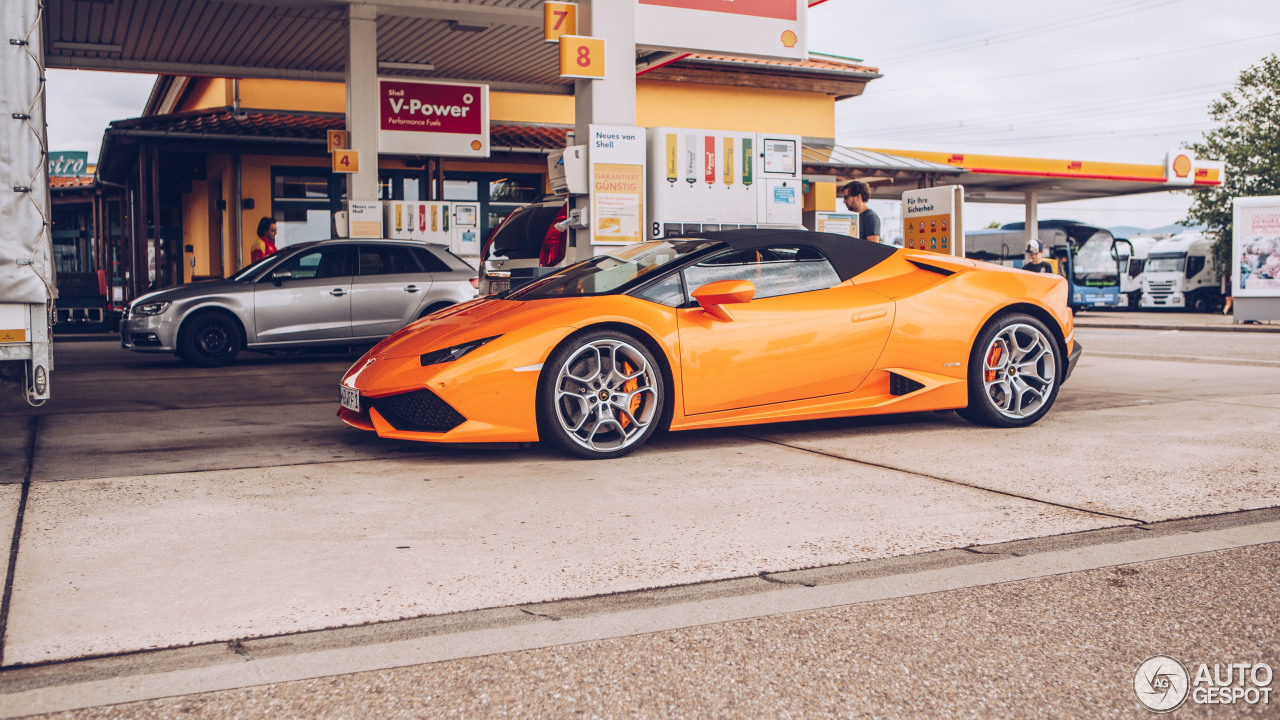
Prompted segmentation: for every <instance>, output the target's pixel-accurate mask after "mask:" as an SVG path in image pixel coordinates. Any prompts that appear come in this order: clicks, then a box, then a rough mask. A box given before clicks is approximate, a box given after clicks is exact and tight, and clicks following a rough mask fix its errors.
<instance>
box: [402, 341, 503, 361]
mask: <svg viewBox="0 0 1280 720" xmlns="http://www.w3.org/2000/svg"><path fill="white" fill-rule="evenodd" d="M500 337H502V336H501V335H494V336H493V337H487V338H481V339H479V340H472V341H470V342H465V343H462V344H461V345H454V346H453V347H447V348H445V349H443V350H432V351H431V352H429V353H426V354H424V355H422V356H421V357H420V358H419V360H421V361H422V365H423V367H425V366H427V365H438V364H440V363H447V362H453V361H454V360H457V359H458V358H460V357H462V356H463V355H466V354H467V353H469V352H471V351H472V350H475V349H476V348H478V347H480V346H481V345H484V344H486V343H489V342H492V341H494V340H497V339H498V338H500Z"/></svg>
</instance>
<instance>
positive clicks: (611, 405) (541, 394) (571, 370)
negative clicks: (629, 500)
mask: <svg viewBox="0 0 1280 720" xmlns="http://www.w3.org/2000/svg"><path fill="white" fill-rule="evenodd" d="M666 399H667V398H666V384H665V383H664V381H663V373H662V367H661V366H660V365H659V364H658V360H657V359H656V358H655V357H654V356H653V353H651V352H649V349H648V348H646V347H645V346H644V343H642V342H640V341H639V340H637V339H636V338H635V337H632V336H631V335H628V334H626V333H623V332H619V331H616V330H591V331H588V332H584V333H581V334H579V335H574V336H572V337H570V338H569V339H568V340H566V341H565V342H563V343H561V344H560V346H559V347H557V348H556V349H555V350H554V351H552V353H551V356H550V357H548V358H547V361H546V362H545V363H543V365H542V373H541V377H539V379H538V399H537V403H538V408H537V410H538V436H539V438H541V439H542V440H543V441H544V442H547V443H549V444H551V445H553V446H555V447H557V448H559V449H560V450H563V451H564V452H567V453H569V454H571V455H577V456H578V457H583V458H589V459H593V460H606V459H610V458H616V457H622V456H623V455H626V454H627V453H630V452H632V451H633V450H635V449H636V448H638V447H640V446H641V445H643V444H644V443H645V442H646V441H648V439H649V438H650V437H651V436H652V435H653V432H654V430H655V429H657V427H658V426H659V425H661V424H662V419H663V412H662V410H663V407H664V404H665V403H666Z"/></svg>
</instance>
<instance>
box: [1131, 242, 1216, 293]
mask: <svg viewBox="0 0 1280 720" xmlns="http://www.w3.org/2000/svg"><path fill="white" fill-rule="evenodd" d="M1221 282H1222V275H1221V273H1219V271H1218V266H1217V264H1216V263H1214V261H1213V241H1212V240H1211V239H1209V238H1207V237H1205V236H1204V234H1203V233H1198V232H1194V233H1179V234H1177V235H1174V236H1173V237H1171V238H1168V239H1166V240H1161V241H1160V242H1158V243H1156V244H1154V245H1152V246H1151V248H1150V249H1149V250H1148V251H1147V263H1146V267H1145V269H1144V270H1143V273H1142V303H1141V305H1142V307H1143V308H1166V309H1178V310H1190V311H1191V312H1208V311H1211V310H1216V309H1218V308H1221V307H1222V304H1223V302H1224V298H1223V296H1222V286H1221Z"/></svg>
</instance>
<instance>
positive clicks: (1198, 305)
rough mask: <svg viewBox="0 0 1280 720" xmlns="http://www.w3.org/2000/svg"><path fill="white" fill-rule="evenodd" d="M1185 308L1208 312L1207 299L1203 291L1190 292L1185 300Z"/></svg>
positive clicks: (1195, 311)
mask: <svg viewBox="0 0 1280 720" xmlns="http://www.w3.org/2000/svg"><path fill="white" fill-rule="evenodd" d="M1187 309H1188V310H1190V311H1191V312H1193V313H1202V312H1208V311H1209V301H1208V299H1207V298H1205V296H1204V293H1192V294H1191V296H1190V298H1189V299H1188V300H1187Z"/></svg>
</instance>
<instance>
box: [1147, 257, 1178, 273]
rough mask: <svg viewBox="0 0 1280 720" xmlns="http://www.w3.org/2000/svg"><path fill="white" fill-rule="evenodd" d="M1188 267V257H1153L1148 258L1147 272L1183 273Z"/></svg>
mask: <svg viewBox="0 0 1280 720" xmlns="http://www.w3.org/2000/svg"><path fill="white" fill-rule="evenodd" d="M1186 266H1187V256H1186V255H1152V256H1151V257H1149V258H1147V272H1182V269H1183V268H1184V267H1186Z"/></svg>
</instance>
